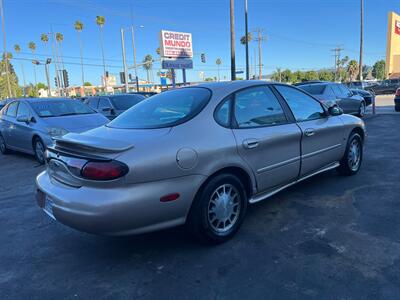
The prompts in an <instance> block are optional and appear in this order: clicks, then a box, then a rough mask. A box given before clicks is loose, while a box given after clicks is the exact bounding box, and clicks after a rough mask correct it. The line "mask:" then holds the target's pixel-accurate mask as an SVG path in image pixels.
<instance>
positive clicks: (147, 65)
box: [143, 54, 153, 82]
mask: <svg viewBox="0 0 400 300" xmlns="http://www.w3.org/2000/svg"><path fill="white" fill-rule="evenodd" d="M143 63H144V65H143V69H145V70H146V72H147V82H150V74H149V71H150V70H151V69H152V68H153V57H152V56H151V55H150V54H147V55H146V56H145V57H144V59H143Z"/></svg>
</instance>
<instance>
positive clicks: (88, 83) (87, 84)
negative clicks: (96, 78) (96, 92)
mask: <svg viewBox="0 0 400 300" xmlns="http://www.w3.org/2000/svg"><path fill="white" fill-rule="evenodd" d="M83 85H84V86H93V85H92V84H91V83H90V82H89V81H86V82H85V83H84V84H83Z"/></svg>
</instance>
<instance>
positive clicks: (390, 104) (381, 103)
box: [367, 95, 400, 115]
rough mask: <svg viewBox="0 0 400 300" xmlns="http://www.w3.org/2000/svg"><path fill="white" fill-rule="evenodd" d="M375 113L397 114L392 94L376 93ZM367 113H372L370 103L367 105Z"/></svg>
mask: <svg viewBox="0 0 400 300" xmlns="http://www.w3.org/2000/svg"><path fill="white" fill-rule="evenodd" d="M375 103H376V114H378V115H382V114H398V115H400V113H398V112H396V111H395V110H394V95H377V96H376V100H375ZM367 114H368V115H370V114H372V105H370V106H368V107H367Z"/></svg>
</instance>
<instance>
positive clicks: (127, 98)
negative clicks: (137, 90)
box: [85, 94, 146, 120]
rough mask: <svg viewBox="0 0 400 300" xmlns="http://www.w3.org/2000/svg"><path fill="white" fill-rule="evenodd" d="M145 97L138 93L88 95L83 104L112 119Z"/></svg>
mask: <svg viewBox="0 0 400 300" xmlns="http://www.w3.org/2000/svg"><path fill="white" fill-rule="evenodd" d="M145 99H146V97H145V96H143V95H138V94H119V95H108V96H99V97H89V98H87V99H86V100H85V104H87V105H89V106H90V107H91V108H93V109H95V110H97V111H98V112H99V113H102V114H103V115H104V116H106V117H107V118H108V119H110V120H112V119H114V118H115V117H116V116H119V115H120V114H122V113H123V112H124V111H126V110H127V109H129V108H131V107H132V106H134V105H136V104H138V103H139V102H141V101H143V100H145Z"/></svg>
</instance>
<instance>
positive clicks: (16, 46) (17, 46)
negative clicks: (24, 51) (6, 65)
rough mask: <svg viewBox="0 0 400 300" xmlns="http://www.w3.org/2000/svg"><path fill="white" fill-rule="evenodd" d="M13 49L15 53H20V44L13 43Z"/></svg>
mask: <svg viewBox="0 0 400 300" xmlns="http://www.w3.org/2000/svg"><path fill="white" fill-rule="evenodd" d="M14 50H15V52H16V53H20V52H21V46H20V45H18V44H15V45H14Z"/></svg>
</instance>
